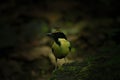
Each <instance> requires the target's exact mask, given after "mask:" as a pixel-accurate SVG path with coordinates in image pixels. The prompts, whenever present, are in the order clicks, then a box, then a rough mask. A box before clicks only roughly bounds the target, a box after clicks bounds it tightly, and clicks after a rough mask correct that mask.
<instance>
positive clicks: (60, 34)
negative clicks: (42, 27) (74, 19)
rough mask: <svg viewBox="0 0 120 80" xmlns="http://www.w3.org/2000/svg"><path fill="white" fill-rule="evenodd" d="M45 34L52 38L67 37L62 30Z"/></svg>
mask: <svg viewBox="0 0 120 80" xmlns="http://www.w3.org/2000/svg"><path fill="white" fill-rule="evenodd" d="M47 36H49V37H51V38H52V39H54V40H55V39H58V38H64V39H67V38H66V36H65V34H64V33H63V32H55V33H48V34H47Z"/></svg>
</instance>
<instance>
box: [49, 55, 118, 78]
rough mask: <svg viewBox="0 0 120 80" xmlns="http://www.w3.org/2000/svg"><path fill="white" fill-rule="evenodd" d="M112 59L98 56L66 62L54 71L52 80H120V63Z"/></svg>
mask: <svg viewBox="0 0 120 80" xmlns="http://www.w3.org/2000/svg"><path fill="white" fill-rule="evenodd" d="M112 60H114V59H113V58H106V57H98V58H93V59H92V60H89V59H88V60H86V61H83V62H73V63H70V64H65V65H63V66H62V67H61V68H58V69H57V70H56V71H54V72H53V76H52V78H51V79H50V80H120V71H119V67H120V65H119V64H118V62H117V61H115V60H114V61H112Z"/></svg>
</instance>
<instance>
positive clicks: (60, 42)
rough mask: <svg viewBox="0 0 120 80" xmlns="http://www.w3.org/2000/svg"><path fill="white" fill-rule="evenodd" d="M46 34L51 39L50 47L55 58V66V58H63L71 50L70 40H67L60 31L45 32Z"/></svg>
mask: <svg viewBox="0 0 120 80" xmlns="http://www.w3.org/2000/svg"><path fill="white" fill-rule="evenodd" d="M47 36H48V37H50V38H51V39H52V40H53V43H52V47H51V49H52V53H53V54H54V56H55V58H56V67H57V59H62V58H64V59H65V57H66V56H67V55H68V54H69V53H70V51H71V44H70V41H68V40H67V37H66V35H65V34H64V33H63V32H61V31H56V32H53V33H47Z"/></svg>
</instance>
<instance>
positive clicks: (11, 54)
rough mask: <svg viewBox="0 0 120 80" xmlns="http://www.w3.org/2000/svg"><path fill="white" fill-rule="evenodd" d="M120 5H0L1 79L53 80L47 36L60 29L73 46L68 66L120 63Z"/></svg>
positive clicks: (56, 1) (82, 1) (2, 0)
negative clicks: (90, 62)
mask: <svg viewBox="0 0 120 80" xmlns="http://www.w3.org/2000/svg"><path fill="white" fill-rule="evenodd" d="M119 6H120V5H119V0H0V79H1V80H21V79H23V80H46V79H49V78H50V77H51V75H52V71H53V70H54V63H53V62H52V61H54V59H52V58H50V56H49V53H50V51H51V49H50V46H49V45H50V40H49V39H48V38H47V37H46V33H48V32H52V31H53V29H54V27H55V26H60V27H61V30H62V31H63V32H64V33H65V34H66V35H67V37H68V40H69V41H70V42H71V44H72V52H71V54H70V55H69V56H68V61H72V62H74V61H79V62H81V61H84V60H85V59H88V58H90V59H91V57H92V58H96V57H101V56H102V57H104V58H105V59H107V58H109V59H110V60H112V62H115V63H119V62H120V59H119V56H120V55H119V53H120V50H119V49H120V42H119V41H120V38H119V36H120V27H119V26H120V25H119V24H120V12H119ZM112 62H109V61H108V62H107V63H111V64H112ZM111 73H112V71H111ZM58 80H59V79H58ZM82 80H84V79H82ZM95 80H97V79H95ZM113 80H117V79H114V78H113ZM118 80H119V79H118Z"/></svg>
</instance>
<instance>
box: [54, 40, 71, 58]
mask: <svg viewBox="0 0 120 80" xmlns="http://www.w3.org/2000/svg"><path fill="white" fill-rule="evenodd" d="M52 50H53V54H54V55H55V56H56V57H62V56H66V55H67V54H68V53H69V44H68V42H64V41H62V42H60V45H58V44H57V43H56V42H54V43H53V45H52Z"/></svg>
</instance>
